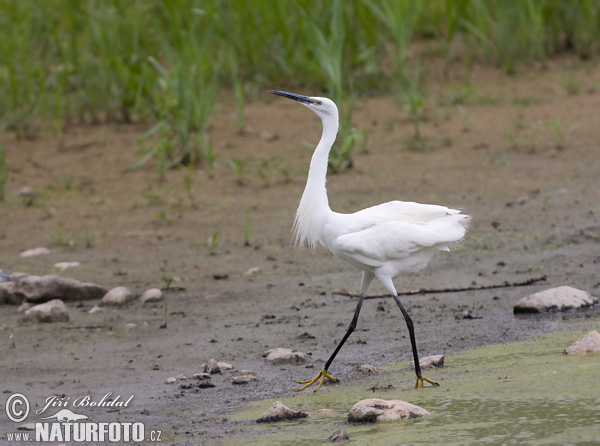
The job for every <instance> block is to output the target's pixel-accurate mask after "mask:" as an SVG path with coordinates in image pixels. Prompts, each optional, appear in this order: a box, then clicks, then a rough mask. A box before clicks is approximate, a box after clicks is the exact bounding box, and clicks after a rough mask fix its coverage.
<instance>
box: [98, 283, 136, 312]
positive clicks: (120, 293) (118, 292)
mask: <svg viewBox="0 0 600 446" xmlns="http://www.w3.org/2000/svg"><path fill="white" fill-rule="evenodd" d="M132 300H133V295H132V294H131V291H129V289H128V288H125V287H124V286H118V287H116V288H113V289H112V290H110V291H109V292H108V293H106V294H105V295H104V297H103V298H102V300H101V301H100V303H99V304H98V305H99V306H101V307H118V306H121V305H125V304H126V303H129V302H131V301H132Z"/></svg>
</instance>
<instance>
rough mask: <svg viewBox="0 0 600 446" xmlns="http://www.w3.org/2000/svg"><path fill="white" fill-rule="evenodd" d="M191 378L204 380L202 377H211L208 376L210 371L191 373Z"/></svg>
mask: <svg viewBox="0 0 600 446" xmlns="http://www.w3.org/2000/svg"><path fill="white" fill-rule="evenodd" d="M192 378H196V379H199V380H204V379H211V378H212V377H211V376H210V373H194V374H193V375H192Z"/></svg>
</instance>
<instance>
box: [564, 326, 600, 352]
mask: <svg viewBox="0 0 600 446" xmlns="http://www.w3.org/2000/svg"><path fill="white" fill-rule="evenodd" d="M588 353H600V333H598V331H597V330H592V331H590V332H589V333H588V334H586V335H584V336H582V337H581V338H579V339H578V340H577V341H576V342H575V343H574V344H572V345H571V346H569V347H567V348H566V349H565V351H564V354H565V355H585V354H588Z"/></svg>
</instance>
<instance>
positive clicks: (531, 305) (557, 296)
mask: <svg viewBox="0 0 600 446" xmlns="http://www.w3.org/2000/svg"><path fill="white" fill-rule="evenodd" d="M596 303H598V299H597V298H595V297H593V296H591V295H590V293H588V292H586V291H583V290H578V289H577V288H573V287H570V286H559V287H556V288H550V289H548V290H544V291H540V292H539V293H535V294H531V295H529V296H526V297H524V298H523V299H521V300H520V301H519V302H517V303H516V304H515V306H514V309H513V311H514V312H515V313H542V312H546V311H565V310H571V309H575V308H582V307H588V306H590V305H594V304H596Z"/></svg>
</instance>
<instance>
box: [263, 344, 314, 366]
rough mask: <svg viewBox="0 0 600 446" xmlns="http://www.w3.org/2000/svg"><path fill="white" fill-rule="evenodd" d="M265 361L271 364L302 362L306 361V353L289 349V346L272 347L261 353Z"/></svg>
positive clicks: (296, 363)
mask: <svg viewBox="0 0 600 446" xmlns="http://www.w3.org/2000/svg"><path fill="white" fill-rule="evenodd" d="M262 356H263V358H265V362H267V363H269V364H273V365H280V364H293V365H298V364H304V363H305V362H306V359H307V358H306V353H302V352H299V351H296V350H290V349H289V348H272V349H271V350H267V351H266V352H264V353H263V355H262Z"/></svg>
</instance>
